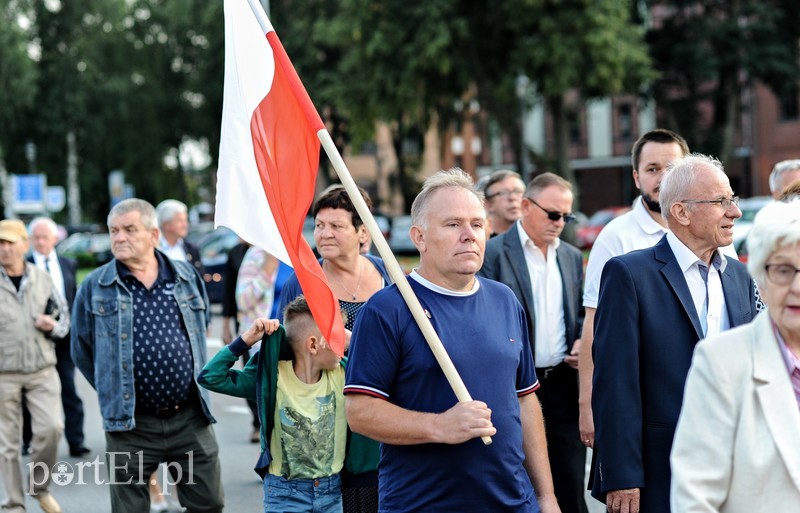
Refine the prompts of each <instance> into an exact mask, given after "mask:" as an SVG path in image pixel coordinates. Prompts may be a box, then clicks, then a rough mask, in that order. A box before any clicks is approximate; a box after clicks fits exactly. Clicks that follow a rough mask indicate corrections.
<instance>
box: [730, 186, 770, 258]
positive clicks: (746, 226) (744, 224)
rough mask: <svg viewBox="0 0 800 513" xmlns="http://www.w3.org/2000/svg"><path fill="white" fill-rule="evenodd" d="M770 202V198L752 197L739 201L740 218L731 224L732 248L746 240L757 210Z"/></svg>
mask: <svg viewBox="0 0 800 513" xmlns="http://www.w3.org/2000/svg"><path fill="white" fill-rule="evenodd" d="M771 202H772V197H771V196H754V197H752V198H743V199H741V200H740V201H739V210H741V211H742V217H740V218H739V219H737V220H736V221H735V222H734V224H733V247H734V248H736V247H738V246H740V245H741V244H742V241H743V240H744V239H746V238H747V234H748V233H750V228H752V227H753V219H755V217H756V214H758V212H759V210H761V209H762V208H763V207H764V206H766V205H768V204H769V203H771ZM737 251H738V249H737Z"/></svg>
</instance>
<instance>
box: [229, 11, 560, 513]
mask: <svg viewBox="0 0 800 513" xmlns="http://www.w3.org/2000/svg"><path fill="white" fill-rule="evenodd" d="M225 24H226V28H225V32H226V42H225V45H226V46H225V48H226V63H225V94H224V106H223V121H222V138H221V145H220V165H219V170H218V184H217V213H216V223H217V225H225V226H228V227H230V228H231V229H233V230H234V231H235V232H236V233H237V234H238V235H239V236H240V237H242V238H243V239H245V240H247V241H248V242H250V243H252V244H254V245H257V246H258V247H261V248H263V249H264V250H266V251H268V252H269V253H270V254H272V255H275V256H276V257H277V258H279V259H280V260H281V261H283V262H285V263H287V264H291V265H292V267H293V268H294V270H295V273H296V275H297V279H298V282H299V283H300V287H301V289H302V290H303V294H304V295H305V297H306V299H307V301H308V305H309V307H310V309H311V312H312V314H313V317H314V320H315V321H316V323H317V325H318V326H319V328H320V331H321V332H322V334H323V336H324V337H325V339H326V340H328V341H329V343H330V345H331V348H332V349H334V351H336V352H337V353H338V354H339V355H341V354H343V352H344V329H343V323H342V319H341V313H340V311H339V304H338V301H337V300H336V297H335V296H334V295H333V293H332V292H331V289H330V287H329V285H328V282H327V280H326V278H325V275H324V273H323V271H322V269H321V267H320V266H319V264H318V262H317V260H316V258H315V257H314V254H313V253H312V252H311V249H310V248H309V246H308V244H307V243H306V242H305V239H304V238H303V236H302V227H303V222H304V218H305V215H306V213H307V212H308V209H309V207H310V206H311V202H312V200H313V197H314V191H315V179H316V175H317V169H318V165H319V149H320V141H321V142H322V145H323V146H324V147H325V149H326V151H327V153H328V156H329V157H330V158H331V161H332V163H333V165H334V168H335V169H336V170H337V173H338V174H339V177H340V179H341V180H342V183H343V184H344V186H345V188H346V189H347V191H348V194H349V195H350V197H351V199H352V200H353V202H354V206H355V207H356V210H357V211H358V212H359V215H360V217H361V218H362V219H363V220H364V221H365V224H366V225H367V227H368V229H369V231H370V234H371V235H372V237H373V238H374V239H375V243H376V245H377V247H378V250H379V251H380V253H381V256H382V257H383V259H384V261H385V262H386V263H387V270H389V274H390V275H391V277H392V280H393V281H394V282H395V285H393V286H392V287H390V288H387V289H383V290H382V291H381V292H379V293H378V294H376V296H375V298H373V299H370V301H368V303H367V305H366V306H365V307H364V309H365V311H363V315H362V314H361V313H360V314H359V316H358V320H357V323H360V322H362V321H363V323H362V324H363V325H364V326H365V327H363V328H361V335H360V337H362V338H363V342H361V343H360V344H359V346H360V347H361V348H362V349H360V350H359V352H358V354H357V355H355V360H354V361H356V362H357V361H358V360H359V359H361V360H364V361H366V363H362V364H361V365H363V366H365V367H369V363H370V361H375V360H378V361H379V362H380V364H381V365H380V366H376V367H375V369H378V368H379V367H380V368H385V367H386V366H387V362H388V361H391V362H393V363H396V364H398V366H397V367H396V368H395V369H394V370H396V371H398V372H400V371H402V372H404V373H406V374H404V377H405V378H407V380H410V382H409V381H406V382H404V383H403V384H402V385H403V386H402V387H400V388H397V389H392V388H390V387H385V388H384V389H383V390H382V391H383V392H384V393H385V394H386V395H387V397H386V398H388V399H390V400H384V398H380V399H379V398H375V397H370V396H369V395H366V393H360V392H362V390H368V389H369V387H367V388H366V389H359V390H357V388H359V387H360V386H363V385H364V383H368V382H369V381H370V380H369V379H364V380H363V381H361V377H360V376H359V375H358V374H354V375H353V376H351V377H350V378H351V385H352V389H351V391H350V393H351V398H348V402H349V403H350V404H351V405H352V412H350V411H349V412H348V413H351V414H352V417H351V419H350V420H351V422H353V430H354V431H360V432H362V433H363V434H366V435H367V436H370V437H372V438H375V439H378V440H382V441H383V442H384V446H383V448H382V452H383V456H384V457H386V455H387V454H389V453H391V454H392V455H393V457H391V458H389V459H388V460H387V463H386V464H384V462H382V463H381V465H382V467H381V469H380V472H381V476H380V480H381V482H380V486H381V490H380V493H381V501H382V504H381V511H386V510H391V511H417V510H431V506H433V507H434V508H435V509H438V510H441V511H515V512H517V511H521V512H530V513H535V512H537V511H540V509H539V506H538V505H537V497H535V496H534V493H536V494H537V495H538V504H539V505H541V510H542V511H545V512H546V513H552V512H558V511H559V509H558V504H557V503H556V499H555V496H554V494H553V485H552V478H551V475H550V470H549V462H548V459H547V449H546V442H545V437H544V426H543V423H542V415H541V409H540V407H539V403H538V401H537V399H536V396H535V395H534V394H533V392H534V391H535V390H536V388H537V387H538V381H537V379H536V374H535V371H534V369H533V362H532V358H531V354H530V348H529V345H528V342H527V336H528V335H527V328H526V326H525V313H524V312H523V311H522V308H521V306H520V305H519V302H518V301H517V300H516V298H515V297H514V295H513V293H512V292H511V291H510V290H509V289H508V288H507V287H505V286H504V285H500V284H497V283H495V282H491V281H489V280H483V279H479V278H475V273H476V272H477V271H478V269H479V268H480V266H481V263H482V261H483V248H484V245H485V225H484V223H485V221H486V219H485V218H486V215H485V212H484V209H483V202H482V200H481V199H480V198H479V196H478V195H477V194H476V193H475V191H474V188H473V185H472V182H471V180H470V179H469V177H467V176H466V175H464V174H463V173H461V172H455V173H449V174H448V173H443V174H440V175H438V178H437V179H438V180H443V181H444V182H446V185H442V184H441V183H440V184H438V185H437V184H435V183H429V186H428V187H426V190H427V192H425V191H423V193H421V195H420V198H418V200H417V202H415V206H416V208H415V209H414V210H412V214H414V213H416V215H415V225H416V226H415V227H414V228H412V230H413V232H412V233H413V234H414V237H415V239H416V244H417V246H418V247H419V248H420V249H421V252H422V254H423V256H422V260H421V265H420V268H419V270H418V272H417V273H415V277H414V279H412V280H406V278H405V276H404V275H403V273H402V271H401V270H400V267H399V265H397V262H396V261H394V260H393V259H392V255H391V252H390V250H389V248H388V245H387V244H386V241H385V240H383V238H382V237H381V236H380V231H379V229H378V228H377V225H376V224H375V221H374V219H372V218H371V216H370V215H369V211H368V209H367V207H366V205H365V204H363V200H362V201H361V202H359V201H358V200H360V198H359V197H358V196H359V194H358V192H357V187H356V185H355V183H354V182H353V180H352V178H351V177H350V176H349V174H347V171H346V169H344V163H343V161H342V159H341V156H340V155H338V153H337V152H336V150H335V145H334V144H333V141H332V140H331V138H330V134H327V132H326V131H325V129H324V124H323V123H322V120H321V119H320V117H319V114H318V113H317V112H316V110H315V109H314V105H313V104H312V103H311V100H310V99H309V97H308V94H307V93H306V91H305V89H304V88H303V86H302V84H301V83H300V79H299V78H298V76H297V73H296V72H295V70H294V68H293V67H292V65H291V62H289V59H288V57H287V56H286V52H285V51H284V49H283V47H282V46H281V44H280V41H279V40H278V38H277V36H276V35H275V31H274V30H273V28H272V25H271V24H270V22H269V20H268V19H267V17H266V15H265V14H264V11H263V9H262V8H261V6H260V5H259V4H258V2H257V0H246V1H245V0H241V1H240V0H225ZM451 180H452V181H451ZM432 204H436V205H446V207H445V208H443V209H441V210H436V211H434V209H432V208H428V205H432ZM456 218H457V219H456ZM412 289H413V290H412ZM398 290H399V291H400V292H399V293H398V292H397V291H398ZM414 292H416V293H417V294H418V295H420V298H421V299H423V305H428V306H427V308H428V311H427V316H428V317H427V318H426V316H425V313H424V312H423V309H422V306H420V301H419V300H418V299H417V298H416V297H414ZM400 293H402V295H403V298H404V300H405V301H406V302H407V303H408V306H406V305H404V304H403V303H401V302H400V298H399V294H400ZM378 295H380V297H381V300H380V301H377V297H378ZM431 304H435V305H436V307H432V306H430V305H431ZM463 304H468V305H467V306H469V308H470V309H462V308H461V307H462V306H463ZM374 305H377V306H374ZM384 305H385V306H386V308H387V311H386V312H385V313H386V314H387V315H396V316H398V318H399V317H403V318H402V322H403V324H402V325H400V324H394V325H393V328H394V330H389V329H386V330H384V332H382V333H381V335H382V336H381V337H379V338H377V339H375V338H376V337H377V336H378V334H379V332H373V331H371V327H370V326H367V324H372V323H377V324H380V315H381V314H382V313H384V312H381V311H380V310H381V306H384ZM438 307H441V309H440V310H438V309H437V308H438ZM409 311H410V312H411V313H409ZM412 313H413V318H414V320H416V321H417V323H419V325H421V326H422V328H417V325H415V324H414V323H413V322H412V319H411V316H412ZM487 313H488V315H487ZM367 318H369V320H365V319H367ZM429 318H430V321H433V324H435V325H437V324H438V326H439V327H440V328H442V327H445V328H449V331H445V332H444V333H446V335H447V339H446V343H445V344H444V345H445V346H447V350H448V351H455V352H456V353H457V355H456V356H457V357H456V358H454V359H453V360H452V361H451V360H450V358H449V357H448V355H447V352H446V351H445V350H444V348H443V347H442V342H441V341H439V340H437V336H436V333H435V332H434V331H433V329H432V328H431V322H430V321H429V320H428V319H429ZM487 318H491V319H492V320H493V323H492V326H503V327H504V328H503V329H504V330H505V332H504V333H498V332H496V330H495V331H491V330H490V329H489V327H488V326H487V324H486V323H485V322H482V319H487ZM355 330H356V331H359V325H358V324H357V325H356V327H355ZM420 330H421V332H422V333H420ZM422 334H424V340H425V341H423V338H422ZM399 335H402V337H406V336H410V337H412V338H411V339H408V340H406V339H405V338H402V340H400V339H392V337H395V336H399ZM372 339H375V340H372ZM394 342H397V343H398V344H401V343H402V344H405V343H408V344H410V345H414V346H415V349H416V351H415V352H414V354H413V358H411V359H409V361H400V360H399V359H397V357H398V354H397V353H394V354H392V353H388V354H387V353H384V352H381V353H380V354H379V350H380V349H384V350H385V349H392V347H391V346H392V344H393V343H394ZM373 343H374V346H373ZM426 344H427V345H426ZM417 346H419V347H417ZM395 349H397V347H395ZM362 350H363V351H365V352H364V353H363V354H361V352H360V351H362ZM404 354H405V353H404ZM434 354H435V355H436V358H435V360H434V359H433V355H434ZM412 360H413V361H412ZM454 363H455V366H454V365H453V364H454ZM437 364H438V366H437ZM358 366H359V364H358V363H356V364H355V367H354V368H358ZM389 366H391V365H389ZM439 366H441V369H442V370H440V369H439ZM462 366H463V367H462ZM456 367H462V368H461V370H462V371H464V372H465V374H467V375H468V376H469V377H470V379H471V382H470V383H468V384H467V385H468V386H469V388H470V390H472V391H473V392H475V393H476V395H477V397H479V398H480V399H482V401H485V402H482V401H473V400H472V399H471V397H470V395H469V392H468V391H467V386H465V383H463V381H462V380H461V378H460V376H458V373H457V369H456ZM362 370H366V368H363V369H362ZM373 370H374V369H373ZM390 372H391V370H390ZM372 377H375V374H374V373H373V374H372V375H370V378H372ZM378 378H380V377H378ZM415 378H422V379H421V380H420V382H421V383H423V384H424V383H426V382H427V383H432V384H434V385H435V386H433V387H431V388H424V389H420V388H414V387H418V386H419V384H416V383H413V380H414V379H415ZM382 379H390V377H389V375H388V374H387V375H386V376H383V378H382ZM449 387H452V390H453V391H454V392H450V391H449V390H450V388H449ZM420 390H424V392H423V393H422V394H416V395H415V394H414V391H420ZM377 395H378V396H379V397H380V396H381V394H377ZM409 395H412V396H416V397H421V396H427V395H433V396H434V397H430V399H429V404H427V405H423V406H427V408H429V409H427V410H426V409H424V408H415V407H413V405H411V406H410V407H409V406H407V405H406V404H410V403H404V402H403V400H404V399H408V397H409ZM454 405H455V406H454ZM371 408H374V410H372V411H370V409H371ZM490 408H491V409H490ZM348 409H351V408H350V406H348ZM415 411H428V412H432V413H428V414H425V413H423V414H417V413H415ZM371 421H373V423H374V425H370V424H371ZM495 434H496V435H497V436H496V440H495V442H494V443H493V444H492V445H491V446H490V447H486V446H484V445H482V444H481V442H480V441H479V440H476V439H477V438H484V442H489V439H488V437H489V436H493V435H495ZM434 441H435V442H441V443H439V444H436V445H434V444H425V445H424V446H423V445H420V444H423V443H425V442H434ZM390 444H391V445H390ZM431 448H434V450H433V452H430V449H431ZM394 455H397V456H398V457H394ZM437 455H438V456H442V455H444V457H437ZM450 456H453V458H449V457H450ZM409 457H410V458H411V459H408V458H409ZM404 458H406V459H405V460H404ZM418 462H419V463H421V465H416V463H418ZM398 465H399V467H398ZM398 469H400V470H399V472H398ZM394 478H398V479H397V480H395V479H394ZM534 489H535V490H536V492H534ZM409 490H410V491H415V492H419V494H416V495H415V494H413V493H411V494H409V493H408V492H409Z"/></svg>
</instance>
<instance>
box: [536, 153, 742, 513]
mask: <svg viewBox="0 0 800 513" xmlns="http://www.w3.org/2000/svg"><path fill="white" fill-rule="evenodd" d="M738 202H739V198H738V197H736V196H734V194H733V190H732V189H731V186H730V182H729V181H728V177H727V176H726V175H725V172H724V170H723V168H722V164H720V162H719V161H718V160H716V159H713V158H711V157H706V156H704V155H699V154H692V155H688V156H686V157H683V158H681V159H679V160H677V161H676V162H674V163H673V164H672V166H670V170H669V171H668V172H667V174H666V175H665V176H664V178H663V179H662V181H661V192H660V203H661V214H662V215H663V216H664V219H665V220H666V222H667V226H668V228H669V230H670V232H668V233H667V234H666V235H664V236H663V237H662V238H661V240H660V241H659V242H658V243H656V245H655V246H653V247H651V248H647V249H642V250H638V251H632V252H630V253H628V254H625V255H622V256H618V257H614V258H612V259H610V260H609V261H608V262H607V263H606V264H605V267H604V268H603V273H602V278H601V281H600V295H599V300H598V302H597V314H596V317H595V321H594V322H595V324H594V347H593V353H594V380H593V392H592V409H593V411H594V421H595V422H594V427H595V441H596V450H597V465H596V467H595V474H594V482H593V489H592V495H593V496H594V497H595V498H597V499H598V500H600V501H602V502H605V503H606V505H607V507H608V510H609V511H610V512H612V513H620V512H624V513H639V512H640V511H642V512H646V513H669V512H670V503H669V487H670V477H671V474H670V462H669V455H670V449H671V447H672V439H673V437H674V435H675V427H676V425H677V422H678V414H679V413H680V409H681V404H682V401H683V390H684V384H685V381H686V376H687V374H688V371H689V366H690V364H691V361H692V354H693V352H694V348H695V345H696V344H697V342H698V341H699V340H700V339H702V338H705V337H708V336H711V335H714V334H716V333H720V332H722V331H725V330H727V329H730V328H733V327H735V326H739V325H741V324H745V323H748V322H750V321H751V320H752V319H753V317H755V315H756V313H757V311H756V301H755V290H754V289H753V286H752V279H751V278H750V275H749V274H748V273H747V269H746V268H745V266H744V264H742V263H741V262H739V261H738V260H737V259H736V258H734V257H730V256H726V255H724V254H723V252H722V251H721V248H723V247H725V246H728V245H730V244H731V241H732V240H733V225H734V223H735V220H736V219H738V218H739V217H741V215H742V212H741V210H739V207H738V206H737V204H738ZM542 388H544V387H542Z"/></svg>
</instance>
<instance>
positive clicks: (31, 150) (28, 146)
mask: <svg viewBox="0 0 800 513" xmlns="http://www.w3.org/2000/svg"><path fill="white" fill-rule="evenodd" d="M25 159H26V160H27V161H28V172H29V173H30V174H34V173H36V143H35V142H33V141H28V142H26V143H25Z"/></svg>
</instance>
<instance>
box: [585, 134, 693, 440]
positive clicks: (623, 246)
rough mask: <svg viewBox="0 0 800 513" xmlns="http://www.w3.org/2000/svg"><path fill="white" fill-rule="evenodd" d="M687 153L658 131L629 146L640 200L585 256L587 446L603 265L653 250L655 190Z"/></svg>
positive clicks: (662, 225)
mask: <svg viewBox="0 0 800 513" xmlns="http://www.w3.org/2000/svg"><path fill="white" fill-rule="evenodd" d="M688 153H689V146H688V145H687V144H686V141H685V140H684V138H683V137H681V136H680V135H678V134H676V133H674V132H671V131H670V130H664V129H661V128H657V129H655V130H652V131H650V132H647V133H646V134H644V135H643V136H641V137H640V138H639V140H637V141H636V143H634V145H633V151H632V152H631V162H632V164H633V180H634V182H635V183H636V187H637V188H638V189H639V192H640V193H641V196H640V197H638V198H636V200H634V202H633V209H632V210H631V211H630V212H628V213H626V214H624V215H621V216H619V217H617V218H616V219H614V220H613V221H611V222H610V223H608V225H607V226H606V227H605V228H603V231H601V232H600V235H598V236H597V240H596V241H595V242H594V245H593V246H592V251H591V253H590V254H589V263H588V265H587V266H586V283H585V285H584V289H583V306H584V308H585V309H586V319H585V321H584V324H583V334H582V335H581V343H582V349H583V350H582V351H581V352H580V354H579V356H578V358H579V360H580V361H579V375H580V399H579V404H580V438H581V441H582V442H583V443H584V445H586V446H587V447H593V446H594V420H593V418H592V404H591V403H592V372H593V371H594V363H593V362H592V342H593V340H594V332H593V329H594V314H595V310H596V309H597V296H598V293H599V291H600V274H601V273H602V272H603V266H605V264H606V262H607V261H608V260H609V259H611V258H613V257H615V256H619V255H624V254H625V253H628V252H629V251H633V250H635V249H644V248H649V247H651V246H653V245H654V244H655V243H656V242H658V241H659V240H661V238H662V237H663V236H664V235H665V234H666V233H667V232H668V231H669V229H668V228H667V222H666V221H665V220H664V218H663V217H662V216H661V206H660V205H659V191H660V186H661V180H662V179H663V178H664V174H665V173H666V170H667V168H668V166H669V165H670V164H671V163H672V162H674V161H676V160H678V159H680V158H681V157H683V156H685V155H687V154H688Z"/></svg>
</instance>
